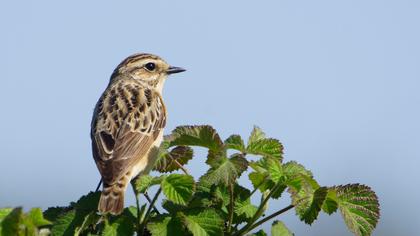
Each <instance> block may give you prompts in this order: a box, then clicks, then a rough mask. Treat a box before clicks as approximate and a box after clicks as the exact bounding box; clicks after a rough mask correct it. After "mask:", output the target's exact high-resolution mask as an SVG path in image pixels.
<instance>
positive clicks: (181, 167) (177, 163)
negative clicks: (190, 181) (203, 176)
mask: <svg viewBox="0 0 420 236" xmlns="http://www.w3.org/2000/svg"><path fill="white" fill-rule="evenodd" d="M172 160H173V161H174V162H175V164H176V165H177V166H178V167H179V168H180V169H181V170H182V171H183V172H184V173H185V174H186V175H190V174H189V173H188V170H187V169H185V168H184V166H182V165H181V163H179V162H178V161H177V160H175V159H173V158H172Z"/></svg>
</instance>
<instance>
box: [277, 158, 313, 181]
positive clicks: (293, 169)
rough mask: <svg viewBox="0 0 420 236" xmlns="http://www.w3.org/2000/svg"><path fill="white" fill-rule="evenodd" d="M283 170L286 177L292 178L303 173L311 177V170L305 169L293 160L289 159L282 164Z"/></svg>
mask: <svg viewBox="0 0 420 236" xmlns="http://www.w3.org/2000/svg"><path fill="white" fill-rule="evenodd" d="M283 172H284V175H286V176H287V177H288V178H293V177H294V176H297V175H305V176H308V177H313V175H312V172H311V171H310V170H307V169H306V168H305V167H304V166H303V165H301V164H299V163H297V162H295V161H289V162H286V163H285V164H283Z"/></svg>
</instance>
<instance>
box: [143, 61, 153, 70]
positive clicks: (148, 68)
mask: <svg viewBox="0 0 420 236" xmlns="http://www.w3.org/2000/svg"><path fill="white" fill-rule="evenodd" d="M144 67H146V69H147V70H148V71H154V70H155V68H156V65H155V63H153V62H149V63H147V64H146V65H145V66H144Z"/></svg>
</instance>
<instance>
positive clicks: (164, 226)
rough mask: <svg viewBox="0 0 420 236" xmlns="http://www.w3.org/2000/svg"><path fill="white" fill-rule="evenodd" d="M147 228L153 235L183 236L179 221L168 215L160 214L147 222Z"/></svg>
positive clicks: (183, 232)
mask: <svg viewBox="0 0 420 236" xmlns="http://www.w3.org/2000/svg"><path fill="white" fill-rule="evenodd" d="M147 229H148V230H149V231H150V233H151V234H152V235H153V236H184V235H186V234H185V231H184V229H183V227H182V223H181V221H179V220H178V219H176V218H172V217H171V216H169V215H160V216H158V217H156V218H153V219H152V220H151V221H149V223H148V224H147Z"/></svg>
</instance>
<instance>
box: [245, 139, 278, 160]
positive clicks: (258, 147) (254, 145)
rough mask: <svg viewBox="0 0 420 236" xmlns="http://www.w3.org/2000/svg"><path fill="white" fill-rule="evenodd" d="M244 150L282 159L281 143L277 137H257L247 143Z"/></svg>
mask: <svg viewBox="0 0 420 236" xmlns="http://www.w3.org/2000/svg"><path fill="white" fill-rule="evenodd" d="M246 152H247V153H249V154H254V155H261V156H266V157H273V158H276V159H278V160H280V161H282V159H283V157H282V154H283V145H282V144H281V143H280V142H279V141H278V140H277V139H272V138H269V139H265V138H264V139H259V140H256V141H254V142H250V143H248V146H247V148H246Z"/></svg>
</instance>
